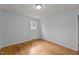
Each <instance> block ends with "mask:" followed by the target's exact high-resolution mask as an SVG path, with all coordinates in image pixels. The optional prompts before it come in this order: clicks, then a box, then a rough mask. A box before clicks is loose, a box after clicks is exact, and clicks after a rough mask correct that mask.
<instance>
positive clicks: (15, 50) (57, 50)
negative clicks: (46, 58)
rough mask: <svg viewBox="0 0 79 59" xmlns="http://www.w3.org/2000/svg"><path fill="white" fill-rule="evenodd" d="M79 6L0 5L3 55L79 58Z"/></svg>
mask: <svg viewBox="0 0 79 59" xmlns="http://www.w3.org/2000/svg"><path fill="white" fill-rule="evenodd" d="M78 22H79V4H0V55H78V54H79V52H78V51H79V39H78V33H79V30H78V28H79V27H78Z"/></svg>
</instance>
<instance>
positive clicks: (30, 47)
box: [0, 39, 78, 55]
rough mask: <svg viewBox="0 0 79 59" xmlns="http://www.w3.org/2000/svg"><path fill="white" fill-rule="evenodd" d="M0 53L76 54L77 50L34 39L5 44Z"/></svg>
mask: <svg viewBox="0 0 79 59" xmlns="http://www.w3.org/2000/svg"><path fill="white" fill-rule="evenodd" d="M0 52H1V53H0V54H1V55H77V54H78V52H76V51H74V50H72V49H69V48H66V47H63V46H60V45H57V44H55V43H53V42H49V41H46V40H43V39H34V40H31V41H27V42H23V43H20V44H15V45H11V46H7V47H4V48H2V49H1V51H0Z"/></svg>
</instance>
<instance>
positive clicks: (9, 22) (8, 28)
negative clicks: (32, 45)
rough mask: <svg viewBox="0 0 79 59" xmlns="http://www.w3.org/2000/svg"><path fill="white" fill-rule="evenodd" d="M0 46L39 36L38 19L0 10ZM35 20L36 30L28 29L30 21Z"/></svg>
mask: <svg viewBox="0 0 79 59" xmlns="http://www.w3.org/2000/svg"><path fill="white" fill-rule="evenodd" d="M1 12H2V14H1V15H2V41H1V42H2V47H5V46H9V45H13V44H17V43H21V42H25V41H27V40H31V39H35V38H39V28H40V27H39V23H40V22H39V20H38V19H35V18H31V17H28V16H24V15H20V14H18V13H15V12H11V11H6V10H2V11H1ZM31 20H35V21H37V25H38V26H37V30H36V31H31V30H30V21H31Z"/></svg>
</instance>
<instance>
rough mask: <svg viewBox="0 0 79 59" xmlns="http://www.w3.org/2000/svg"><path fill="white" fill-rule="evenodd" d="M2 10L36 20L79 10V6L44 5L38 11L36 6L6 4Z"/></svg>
mask: <svg viewBox="0 0 79 59" xmlns="http://www.w3.org/2000/svg"><path fill="white" fill-rule="evenodd" d="M0 9H6V10H9V11H13V12H17V13H20V14H23V15H27V16H30V17H34V18H38V19H41V18H44V17H46V16H49V15H56V14H60V13H64V12H68V11H74V10H79V5H78V4H43V8H42V9H40V10H37V9H35V8H34V4H7V5H6V4H4V5H0Z"/></svg>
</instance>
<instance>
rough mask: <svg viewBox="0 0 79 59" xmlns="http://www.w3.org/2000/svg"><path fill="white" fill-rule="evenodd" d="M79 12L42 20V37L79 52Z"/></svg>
mask: <svg viewBox="0 0 79 59" xmlns="http://www.w3.org/2000/svg"><path fill="white" fill-rule="evenodd" d="M77 21H78V19H77V12H66V13H63V14H59V15H55V16H48V17H46V18H44V19H42V37H43V38H44V39H47V40H49V41H52V42H55V43H57V44H59V45H62V46H65V47H68V48H71V49H74V50H78V39H77V37H78V32H77V28H78V27H77V26H78V23H77Z"/></svg>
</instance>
